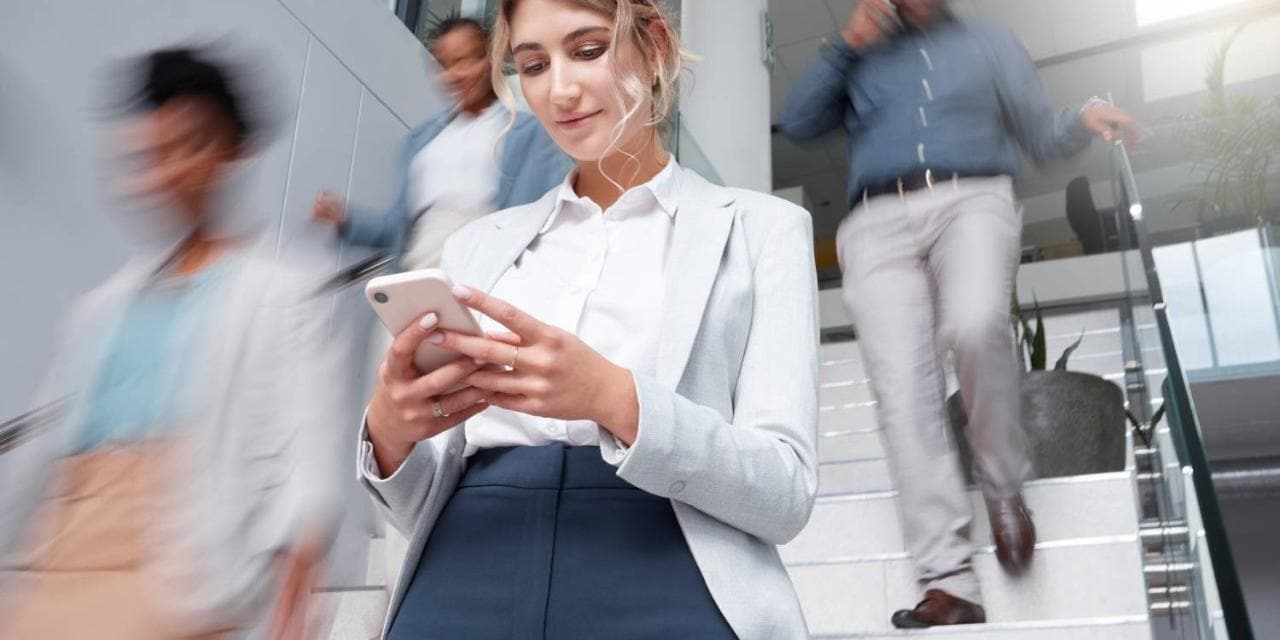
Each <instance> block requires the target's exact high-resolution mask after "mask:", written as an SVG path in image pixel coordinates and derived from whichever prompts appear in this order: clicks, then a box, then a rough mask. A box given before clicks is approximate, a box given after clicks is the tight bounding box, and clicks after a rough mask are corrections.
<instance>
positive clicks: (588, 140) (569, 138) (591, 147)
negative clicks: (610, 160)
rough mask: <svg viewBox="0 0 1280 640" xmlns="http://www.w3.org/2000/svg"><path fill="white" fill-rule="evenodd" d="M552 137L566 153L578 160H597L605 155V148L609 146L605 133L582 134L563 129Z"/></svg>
mask: <svg viewBox="0 0 1280 640" xmlns="http://www.w3.org/2000/svg"><path fill="white" fill-rule="evenodd" d="M551 138H552V140H554V141H555V143H556V146H558V147H560V149H561V150H562V151H564V152H565V155H568V156H569V157H570V158H573V159H574V160H575V161H577V162H595V161H597V160H599V159H601V158H603V157H604V152H605V149H607V148H608V146H609V139H608V136H606V135H604V134H596V133H593V134H589V135H585V136H582V135H573V134H572V133H569V132H563V131H562V132H559V133H557V135H554V136H552V137H551Z"/></svg>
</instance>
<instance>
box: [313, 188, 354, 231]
mask: <svg viewBox="0 0 1280 640" xmlns="http://www.w3.org/2000/svg"><path fill="white" fill-rule="evenodd" d="M311 217H312V218H314V219H315V220H316V221H317V222H323V223H326V224H332V225H335V226H342V223H344V222H346V221H347V209H346V207H345V206H344V205H343V203H342V196H339V195H338V194H336V193H334V192H332V191H321V192H320V193H318V194H316V200H315V202H314V203H312V205H311Z"/></svg>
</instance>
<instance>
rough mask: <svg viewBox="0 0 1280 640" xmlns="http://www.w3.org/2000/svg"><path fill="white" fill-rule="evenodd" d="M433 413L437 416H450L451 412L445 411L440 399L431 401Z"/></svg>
mask: <svg viewBox="0 0 1280 640" xmlns="http://www.w3.org/2000/svg"><path fill="white" fill-rule="evenodd" d="M431 415H434V416H435V417H437V418H448V417H449V414H447V413H445V412H444V407H442V406H440V401H439V400H432V401H431Z"/></svg>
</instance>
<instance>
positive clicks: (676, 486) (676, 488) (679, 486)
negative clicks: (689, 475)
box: [668, 480, 684, 495]
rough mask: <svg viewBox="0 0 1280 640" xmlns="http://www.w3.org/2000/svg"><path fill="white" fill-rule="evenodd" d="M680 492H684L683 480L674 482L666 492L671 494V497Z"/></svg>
mask: <svg viewBox="0 0 1280 640" xmlns="http://www.w3.org/2000/svg"><path fill="white" fill-rule="evenodd" d="M681 491H684V480H676V481H675V482H672V483H671V487H670V489H668V492H669V493H671V495H675V494H677V493H680V492H681Z"/></svg>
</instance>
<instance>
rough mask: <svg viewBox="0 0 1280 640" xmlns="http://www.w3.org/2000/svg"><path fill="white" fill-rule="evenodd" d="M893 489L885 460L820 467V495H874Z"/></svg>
mask: <svg viewBox="0 0 1280 640" xmlns="http://www.w3.org/2000/svg"><path fill="white" fill-rule="evenodd" d="M891 489H893V482H892V481H891V480H890V479H889V465H888V463H887V462H886V461H885V460H884V459H883V458H876V459H869V460H852V461H848V462H830V463H826V464H822V465H819V466H818V495H819V496H824V495H835V494H848V493H874V492H878V491H889V490H891Z"/></svg>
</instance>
